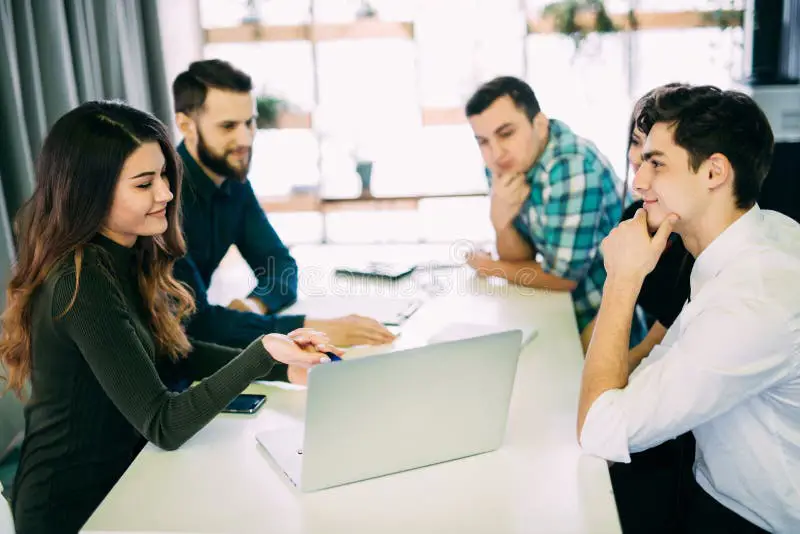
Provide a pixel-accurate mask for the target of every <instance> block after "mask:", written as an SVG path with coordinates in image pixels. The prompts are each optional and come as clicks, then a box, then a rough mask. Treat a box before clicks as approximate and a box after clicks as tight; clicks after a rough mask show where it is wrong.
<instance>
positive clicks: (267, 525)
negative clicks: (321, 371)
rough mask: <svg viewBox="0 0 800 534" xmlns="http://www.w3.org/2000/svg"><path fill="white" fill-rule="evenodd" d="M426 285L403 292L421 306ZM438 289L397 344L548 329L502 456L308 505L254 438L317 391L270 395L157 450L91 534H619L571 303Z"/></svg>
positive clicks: (487, 289)
mask: <svg viewBox="0 0 800 534" xmlns="http://www.w3.org/2000/svg"><path fill="white" fill-rule="evenodd" d="M331 250H332V249H331V248H327V249H324V250H319V249H309V250H307V251H305V252H304V253H300V252H299V251H298V252H296V253H295V254H296V255H297V256H300V257H299V258H298V261H299V262H300V264H301V266H302V265H316V266H317V268H319V269H321V270H322V271H324V269H325V268H326V267H324V266H323V264H324V263H325V260H326V258H327V259H330V258H331V257H332V254H331V252H330V251H331ZM376 250H377V249H376ZM335 256H338V254H337V255H335ZM373 257H374V256H373ZM403 257H406V258H408V255H407V254H404V255H403ZM425 276H427V275H426V274H424V273H419V275H418V276H415V277H412V278H410V279H408V280H406V281H405V282H404V283H403V284H401V285H400V286H394V287H393V288H392V290H393V291H394V292H395V294H396V293H397V292H398V291H399V292H400V293H402V294H408V293H409V291H413V289H414V287H415V286H418V285H419V283H420V282H421V281H423V280H422V279H423V278H424V277H425ZM437 277H438V278H439V279H440V280H441V281H442V282H441V283H440V284H439V290H440V291H439V293H442V294H439V295H437V296H434V297H432V298H430V299H429V300H428V302H426V304H425V305H424V306H423V307H422V308H421V309H420V310H419V311H418V312H417V313H416V314H415V315H414V316H412V317H411V319H410V320H409V321H408V322H407V323H406V325H405V326H404V328H403V334H402V336H401V337H400V340H401V341H398V345H400V346H413V345H415V344H419V343H421V342H422V341H421V340H424V339H427V337H428V336H429V335H431V334H433V333H435V332H436V331H438V330H439V329H440V328H441V327H443V326H444V325H445V324H446V323H447V322H448V321H453V320H455V321H465V320H469V319H470V318H471V317H474V316H475V314H479V315H480V317H481V318H482V320H484V321H486V320H489V321H493V320H497V321H498V322H503V323H505V324H510V325H512V326H516V325H519V324H522V322H527V321H530V322H533V323H534V324H536V325H537V326H538V328H539V334H538V336H537V337H536V338H535V339H534V341H533V342H532V343H530V344H529V345H528V346H527V347H525V349H524V350H523V352H522V354H521V356H520V361H519V369H518V373H517V380H516V384H515V387H514V393H513V396H512V400H511V411H510V415H509V423H508V431H507V436H506V441H505V445H504V446H503V447H502V448H501V449H500V450H498V451H496V452H492V453H488V454H483V455H479V456H474V457H471V458H467V459H463V460H457V461H453V462H448V463H444V464H439V465H436V466H432V467H427V468H424V469H417V470H414V471H409V472H405V473H401V474H396V475H390V476H386V477H382V478H378V479H373V480H369V481H364V482H359V483H356V484H350V485H347V486H341V487H338V488H333V489H329V490H323V491H320V492H316V493H311V494H303V493H301V492H299V491H297V490H296V489H295V488H294V487H293V486H291V484H290V483H289V482H288V481H287V480H286V479H285V478H284V476H283V475H282V474H281V473H280V472H278V471H277V470H276V469H274V464H272V463H271V461H270V460H269V457H268V455H267V454H266V452H264V451H263V450H262V449H261V447H260V446H259V445H258V444H257V443H256V440H255V437H254V435H255V434H256V433H257V432H259V431H262V430H266V429H274V428H280V427H282V426H285V425H287V424H292V423H295V422H296V421H298V420H302V418H303V411H304V398H305V392H304V391H303V390H302V389H300V390H298V389H295V388H293V387H292V386H282V387H281V386H277V385H263V384H258V385H254V386H252V387H251V390H253V391H260V392H263V393H266V394H267V395H268V402H267V404H266V405H265V406H264V408H262V409H261V410H260V411H259V412H258V413H257V414H256V415H254V416H236V415H221V416H219V417H217V418H216V419H215V420H214V421H212V422H211V423H210V424H209V425H208V426H207V427H206V428H204V429H203V430H202V431H201V432H199V433H198V434H197V435H196V436H195V437H193V438H192V439H191V440H189V442H187V443H186V444H185V445H184V446H183V447H182V448H181V449H180V450H178V451H175V452H165V451H161V450H159V449H157V448H155V447H153V446H152V445H148V446H147V447H146V448H145V449H144V450H143V451H142V452H141V454H140V455H139V456H138V458H137V459H136V460H135V462H134V463H133V465H132V466H131V467H130V468H129V469H128V471H127V472H126V473H125V474H124V476H123V477H122V479H121V480H120V481H119V482H118V483H117V485H116V486H115V487H114V489H113V490H112V491H111V493H110V494H109V495H108V497H107V498H106V499H105V501H104V502H103V503H102V504H101V506H100V507H99V508H98V509H97V511H96V512H95V513H94V515H93V516H92V517H91V518H90V520H89V521H88V523H87V524H86V526H85V527H84V530H83V531H82V532H87V533H89V532H91V533H100V532H187V533H188V532H192V533H200V532H203V533H206V532H208V533H212V532H213V533H223V532H224V533H255V532H274V533H278V534H293V533H304V534H312V533H324V534H336V533H365V534H379V533H398V534H399V533H403V534H406V533H409V534H411V533H413V534H424V533H431V534H433V533H435V534H446V533H451V532H452V533H461V534H466V533H481V534H483V533H492V534H502V533H529V532H542V533H548V534H554V533H559V532H563V533H569V534H579V533H598V534H611V533H618V532H620V531H621V530H620V526H619V521H618V518H617V512H616V507H615V505H614V497H613V493H612V490H611V485H610V480H609V476H608V469H607V467H606V463H605V462H604V461H602V460H600V459H597V458H594V457H590V456H585V455H582V453H581V451H580V449H579V447H578V445H577V442H576V438H575V417H576V410H577V399H578V388H579V381H580V372H581V367H582V361H583V360H582V354H581V346H580V341H579V338H578V334H577V329H576V324H575V319H574V316H573V313H572V308H571V303H570V300H569V298H568V296H567V295H566V294H563V293H548V292H542V291H533V290H530V289H524V288H517V287H515V286H508V285H505V284H503V283H493V282H487V281H485V280H482V279H479V278H476V277H474V275H472V273H471V271H469V270H467V269H461V270H451V271H450V272H448V273H444V274H443V273H441V272H440V273H437ZM302 283H303V282H302V281H301V286H302ZM409 285H410V286H412V287H411V288H409ZM443 286H445V287H443ZM378 287H379V290H380V286H378ZM362 289H363V288H362ZM373 289H374V287H373ZM384 289H385V288H384ZM429 289H430V288H429ZM383 350H387V349H386V348H384V349H383ZM373 352H374V351H373ZM409 380H411V379H409Z"/></svg>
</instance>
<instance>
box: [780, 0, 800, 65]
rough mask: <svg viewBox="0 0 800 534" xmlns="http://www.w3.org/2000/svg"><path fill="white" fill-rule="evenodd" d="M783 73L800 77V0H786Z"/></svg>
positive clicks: (782, 44) (783, 32)
mask: <svg viewBox="0 0 800 534" xmlns="http://www.w3.org/2000/svg"><path fill="white" fill-rule="evenodd" d="M781 41H782V42H781V48H782V50H781V52H782V57H781V74H783V75H784V76H785V77H787V78H790V79H795V80H797V79H800V0H784V3H783V30H782V31H781Z"/></svg>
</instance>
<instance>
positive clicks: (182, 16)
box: [158, 0, 203, 139]
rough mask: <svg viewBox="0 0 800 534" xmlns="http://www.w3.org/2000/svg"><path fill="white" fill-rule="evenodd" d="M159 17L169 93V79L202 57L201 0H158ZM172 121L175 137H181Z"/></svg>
mask: <svg viewBox="0 0 800 534" xmlns="http://www.w3.org/2000/svg"><path fill="white" fill-rule="evenodd" d="M158 20H159V27H160V30H161V39H162V41H163V42H162V47H163V50H164V68H165V70H166V75H167V82H168V83H169V87H170V94H172V81H173V80H174V79H175V77H176V76H177V75H178V74H180V73H181V72H183V71H184V70H186V68H187V67H188V66H189V63H191V62H192V61H197V60H198V59H202V58H203V30H202V28H201V27H200V0H159V1H158ZM171 122H172V129H173V133H174V134H175V136H176V137H175V139H180V136H179V133H178V130H177V127H176V126H175V124H174V121H171Z"/></svg>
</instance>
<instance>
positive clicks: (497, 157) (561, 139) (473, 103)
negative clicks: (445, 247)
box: [466, 76, 644, 349]
mask: <svg viewBox="0 0 800 534" xmlns="http://www.w3.org/2000/svg"><path fill="white" fill-rule="evenodd" d="M466 114H467V117H468V118H469V122H470V125H471V126H472V130H473V132H474V134H475V139H476V140H477V141H478V145H479V146H480V149H481V154H482V156H483V160H484V162H485V163H486V167H487V172H486V174H487V178H488V180H489V184H490V187H491V209H490V214H491V221H492V226H493V227H494V230H495V233H496V234H497V254H498V257H499V259H497V260H495V259H492V257H491V256H489V255H488V254H484V253H476V254H473V255H472V256H471V257H470V258H469V260H468V261H469V264H470V265H471V266H472V267H474V268H475V269H476V270H477V271H478V272H479V273H481V274H485V275H494V276H501V277H503V278H507V279H508V280H510V281H512V282H514V283H517V284H521V285H525V286H528V287H534V288H542V289H552V290H557V291H570V292H571V293H572V299H573V304H574V307H575V317H576V319H577V322H578V329H579V331H580V332H581V334H582V335H581V340H582V342H583V345H584V349H585V348H586V346H587V345H588V342H589V339H588V337H589V333H588V331H586V332H585V335H584V330H585V329H586V326H587V325H588V324H589V323H590V322H591V321H592V319H594V317H595V315H596V314H597V310H598V309H599V307H600V297H601V292H602V289H603V284H604V282H605V279H606V272H605V268H604V266H603V257H602V255H601V253H600V242H601V241H602V240H603V238H605V237H606V236H607V235H608V234H609V232H611V230H612V228H614V227H615V226H616V225H617V224H618V223H619V221H620V219H621V217H622V210H623V203H622V198H621V196H622V194H621V190H622V183H621V182H620V181H619V180H618V179H617V177H616V176H615V174H614V171H613V170H612V168H611V165H610V164H609V163H608V161H607V160H606V158H605V157H604V156H603V155H602V154H601V153H600V152H599V151H598V150H597V148H596V147H595V146H594V144H592V143H591V142H590V141H588V140H586V139H583V138H581V137H579V136H577V135H575V133H573V132H572V130H570V129H569V127H568V126H567V125H566V124H564V123H562V122H560V121H557V120H554V119H548V118H547V117H546V116H545V115H544V113H542V111H541V109H540V108H539V103H538V101H537V99H536V96H535V95H534V92H533V89H531V87H530V86H529V85H528V84H527V83H525V82H524V81H522V80H519V79H517V78H514V77H510V76H505V77H500V78H496V79H494V80H492V81H490V82H487V83H486V84H484V85H483V86H481V87H480V88H479V89H478V91H477V92H476V93H475V94H474V95H473V96H472V97H471V98H470V100H469V102H468V103H467V106H466ZM537 255H538V256H539V257H540V258H541V259H540V261H536V258H537ZM635 322H636V323H637V324H634V325H633V326H632V330H631V343H632V345H633V344H637V343H638V342H639V341H641V338H642V337H643V335H644V325H643V324H639V323H641V321H640V320H639V319H636V321H635Z"/></svg>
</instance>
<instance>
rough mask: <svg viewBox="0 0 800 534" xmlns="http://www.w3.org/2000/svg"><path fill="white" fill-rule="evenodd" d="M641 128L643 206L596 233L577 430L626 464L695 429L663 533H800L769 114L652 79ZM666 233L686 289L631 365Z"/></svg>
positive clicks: (791, 283) (791, 284) (794, 339)
mask: <svg viewBox="0 0 800 534" xmlns="http://www.w3.org/2000/svg"><path fill="white" fill-rule="evenodd" d="M637 124H638V126H639V127H640V128H641V130H642V132H643V133H645V134H646V136H647V137H646V141H645V144H644V149H643V160H644V164H643V165H642V167H641V169H640V170H639V172H638V173H637V174H636V176H635V177H634V182H633V183H634V188H635V190H636V191H637V193H638V194H639V195H640V196H641V197H642V199H643V200H644V208H643V209H640V210H639V211H638V212H637V213H636V215H635V216H634V218H633V219H631V220H629V221H625V222H623V223H621V224H620V225H619V227H618V228H616V229H614V231H613V232H611V234H609V236H608V237H607V238H606V239H605V240H604V241H603V245H602V248H603V257H604V261H605V265H606V269H607V271H608V278H607V279H606V283H605V286H604V291H603V301H602V304H601V306H600V311H599V313H598V315H597V321H596V324H595V329H594V332H593V335H592V340H591V343H590V345H589V350H588V352H587V356H586V362H585V364H584V369H583V380H582V384H581V393H580V400H579V408H578V419H577V431H578V436H579V440H580V442H581V445H582V447H583V448H584V450H585V451H586V452H588V453H591V454H595V455H597V456H600V457H603V458H606V459H608V460H612V461H615V462H629V461H631V460H632V453H636V452H639V451H643V450H647V449H651V448H653V447H657V446H658V445H660V444H662V443H664V442H665V441H667V440H669V439H672V438H674V437H676V436H680V435H682V434H684V433H686V432H688V431H691V432H692V433H693V435H694V437H695V440H696V458H695V462H694V469H693V471H694V476H693V477H688V480H687V481H685V482H686V483H685V484H683V485H682V487H681V488H680V489H681V491H680V493H679V495H678V497H679V501H678V502H677V503H676V506H677V508H678V509H679V512H680V517H679V524H678V525H676V526H675V528H674V530H673V531H675V532H689V533H698V534H699V533H707V532H736V533H748V532H764V531H766V530H768V531H773V532H785V533H793V532H800V488H798V486H797V481H798V480H800V412H799V411H798V409H797V407H798V405H800V286H798V284H796V279H797V274H798V272H800V225H798V224H797V223H796V222H795V221H793V220H791V219H789V218H788V217H786V216H784V215H782V214H779V213H777V212H772V211H768V210H761V209H760V208H759V207H758V205H757V204H756V199H757V198H758V192H759V188H760V186H761V184H762V183H763V180H764V177H765V176H766V174H767V171H768V170H769V166H770V162H771V158H772V150H773V134H772V130H771V128H770V125H769V122H768V121H767V118H766V116H765V115H764V113H763V111H762V110H761V109H760V108H759V107H758V105H757V104H756V103H755V102H754V101H753V100H752V99H751V98H750V97H748V96H746V95H744V94H742V93H737V92H735V91H722V90H720V89H718V88H716V87H711V86H702V87H690V86H678V87H669V88H661V89H658V90H656V92H655V94H654V95H653V98H652V101H651V102H650V103H649V104H648V105H646V106H645V107H644V109H643V110H642V113H641V116H640V117H639V118H638V120H637ZM673 231H674V232H676V233H678V234H679V235H680V238H681V240H682V242H683V243H684V245H685V247H686V249H687V250H688V251H689V253H690V254H691V255H692V256H693V257H694V258H695V263H694V266H693V268H692V271H691V274H690V280H689V285H690V299H689V300H688V302H687V304H686V305H685V306H684V308H683V309H682V310H681V312H680V314H679V315H678V317H677V318H676V320H675V322H674V323H673V325H672V326H671V327H670V328H669V330H668V331H667V333H666V335H665V337H664V339H663V340H662V342H661V343H660V344H659V345H658V346H656V347H655V348H653V350H652V351H650V353H649V354H648V355H646V356H647V357H646V358H644V359H641V360H638V361H637V360H634V359H633V358H632V354H631V352H630V351H629V350H628V349H627V344H626V341H627V338H628V324H629V323H630V317H631V316H632V314H633V309H634V307H635V305H636V300H637V297H638V296H639V293H640V289H641V286H642V283H643V281H644V280H645V278H646V276H647V275H648V274H649V273H650V272H651V271H652V270H653V268H654V267H655V266H656V265H657V263H658V262H659V259H660V258H661V255H662V252H663V251H664V249H665V248H666V246H667V243H668V241H669V236H670V235H671V233H672V232H673ZM640 491H641V492H642V493H645V494H647V493H648V491H649V487H648V486H647V485H643V486H642V487H641V488H640ZM647 496H649V495H646V497H647ZM653 497H654V498H659V497H658V496H653ZM653 520H654V522H657V521H658V520H659V518H654V519H653ZM655 526H656V525H654V528H653V529H652V530H655ZM647 531H648V532H650V530H647Z"/></svg>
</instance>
